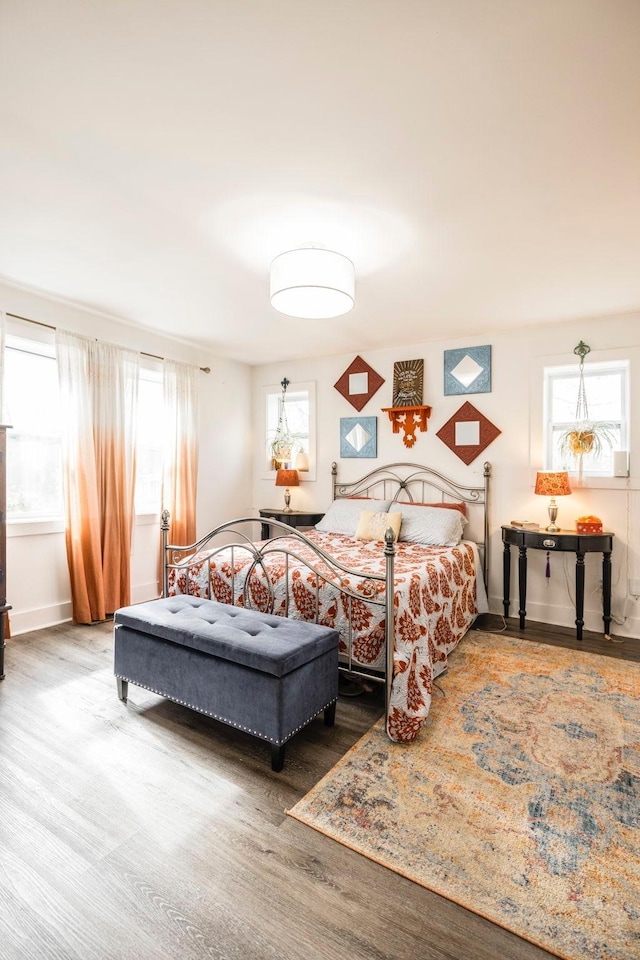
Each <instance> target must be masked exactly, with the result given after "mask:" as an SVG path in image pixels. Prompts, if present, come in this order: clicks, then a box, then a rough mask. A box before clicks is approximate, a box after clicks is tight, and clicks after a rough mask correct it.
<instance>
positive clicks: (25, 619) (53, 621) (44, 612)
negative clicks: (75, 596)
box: [9, 600, 72, 637]
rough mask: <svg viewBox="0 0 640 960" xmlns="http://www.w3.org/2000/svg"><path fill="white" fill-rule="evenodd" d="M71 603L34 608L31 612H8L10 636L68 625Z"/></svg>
mask: <svg viewBox="0 0 640 960" xmlns="http://www.w3.org/2000/svg"><path fill="white" fill-rule="evenodd" d="M71 615H72V607H71V601H70V600H68V601H67V602H64V603H52V604H51V605H50V606H48V607H35V608H34V609H33V610H21V611H14V610H10V611H9V624H10V627H11V636H12V637H18V636H20V634H21V633H29V632H30V631H31V630H43V629H44V628H45V627H55V626H56V625H57V624H58V623H68V622H69V621H70V620H71Z"/></svg>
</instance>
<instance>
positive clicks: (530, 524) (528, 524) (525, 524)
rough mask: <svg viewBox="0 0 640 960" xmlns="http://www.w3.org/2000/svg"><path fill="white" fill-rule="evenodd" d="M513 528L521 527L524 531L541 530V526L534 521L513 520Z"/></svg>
mask: <svg viewBox="0 0 640 960" xmlns="http://www.w3.org/2000/svg"><path fill="white" fill-rule="evenodd" d="M511 526H512V527H521V528H522V529H523V530H539V529H540V524H539V523H536V522H535V521H534V520H512V521H511Z"/></svg>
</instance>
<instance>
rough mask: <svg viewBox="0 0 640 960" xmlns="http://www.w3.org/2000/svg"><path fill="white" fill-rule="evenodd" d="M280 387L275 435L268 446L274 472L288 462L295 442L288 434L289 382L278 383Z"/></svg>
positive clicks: (285, 380) (285, 379)
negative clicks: (286, 397)
mask: <svg viewBox="0 0 640 960" xmlns="http://www.w3.org/2000/svg"><path fill="white" fill-rule="evenodd" d="M280 386H281V387H282V398H281V400H280V413H279V416H278V427H277V429H276V435H275V437H274V438H273V440H272V441H271V445H270V446H271V461H272V466H273V469H274V470H278V469H279V468H280V467H284V465H285V464H286V463H289V462H290V460H291V458H292V455H293V447H294V444H295V440H294V438H293V437H292V435H291V433H290V432H289V424H288V422H287V411H286V407H285V402H286V401H285V396H286V393H287V387H288V386H289V381H288V380H287V378H286V377H285V378H284V380H281V381H280Z"/></svg>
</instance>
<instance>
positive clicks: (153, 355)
mask: <svg viewBox="0 0 640 960" xmlns="http://www.w3.org/2000/svg"><path fill="white" fill-rule="evenodd" d="M6 316H7V317H12V319H13V320H24V322H25V323H35V325H36V326H37V327H46V329H47V330H57V329H58V328H57V327H54V326H52V325H51V324H50V323H43V322H42V320H31V318H30V317H21V316H20V315H19V314H18V313H9V312H7V313H6ZM139 353H141V354H142V356H143V357H151V359H152V360H166V359H167V358H166V357H159V356H158V355H157V353H146V351H144V350H140V351H139ZM198 369H199V370H202V372H203V373H211V367H198Z"/></svg>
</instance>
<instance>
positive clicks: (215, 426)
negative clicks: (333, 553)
mask: <svg viewBox="0 0 640 960" xmlns="http://www.w3.org/2000/svg"><path fill="white" fill-rule="evenodd" d="M0 308H1V309H3V310H5V311H6V312H7V313H12V314H17V315H19V316H23V317H28V318H29V319H30V320H37V321H40V322H41V323H46V324H51V325H52V326H55V327H63V328H65V329H67V330H72V331H74V332H76V333H80V334H84V335H89V336H95V337H98V338H99V339H101V340H105V341H108V342H110V343H117V344H120V345H122V346H126V347H130V348H132V349H134V350H139V351H142V352H145V353H151V354H155V355H157V356H162V357H167V358H170V359H172V360H181V361H183V362H185V363H194V364H197V365H198V366H201V367H205V366H208V367H211V373H209V374H205V373H201V374H200V380H199V384H200V395H199V432H200V440H199V444H200V458H199V468H198V501H197V531H198V535H199V536H200V535H201V534H203V533H205V532H206V531H207V530H208V529H210V528H211V527H212V526H214V525H215V524H217V523H221V522H222V521H223V520H227V519H229V517H230V516H240V515H245V514H246V513H247V512H248V510H249V506H250V500H251V470H250V462H251V439H250V438H251V426H250V394H251V377H250V368H249V367H248V366H246V365H245V364H241V363H236V362H234V361H230V360H223V359H220V358H217V357H214V356H212V355H211V354H208V353H206V352H205V351H203V350H200V349H198V348H196V347H194V346H193V345H191V344H188V343H185V342H182V341H180V340H179V339H176V340H172V339H171V338H168V337H160V336H158V335H157V334H154V333H152V332H151V331H148V330H144V329H140V328H139V327H135V326H129V325H127V324H126V323H123V322H120V321H118V320H115V319H113V318H110V317H106V316H103V315H100V314H97V313H92V312H90V311H85V310H82V309H79V308H78V307H75V306H72V305H70V304H67V303H64V302H62V301H56V300H53V299H50V298H46V297H42V296H39V295H37V294H34V293H32V292H29V291H26V290H22V289H20V288H17V287H13V286H11V285H8V284H1V283H0ZM176 326H177V328H178V329H179V318H176ZM35 386H36V385H35V384H34V388H35ZM43 402H46V401H43ZM31 529H33V530H36V531H37V532H36V533H32V534H31V535H29V534H25V525H24V524H20V525H16V526H13V525H12V524H9V527H8V530H7V601H8V603H10V604H11V605H12V608H13V609H12V611H11V631H12V635H14V636H15V635H17V634H19V633H21V632H24V631H25V630H31V629H36V628H38V627H43V626H48V625H49V624H52V623H59V622H61V621H64V620H68V619H70V617H71V595H70V589H69V578H68V573H67V560H66V551H65V543H64V532H63V529H62V524H61V523H58V524H49V525H47V526H46V527H44V528H43V525H42V524H37V525H33V526H32V528H31ZM159 536H160V520H159V517H144V518H139V519H138V522H137V523H136V526H135V529H134V535H133V546H132V558H131V564H132V566H131V572H132V585H131V594H132V600H133V601H134V602H138V601H141V600H147V599H151V598H152V597H153V596H155V595H156V566H157V558H158V544H159Z"/></svg>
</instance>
